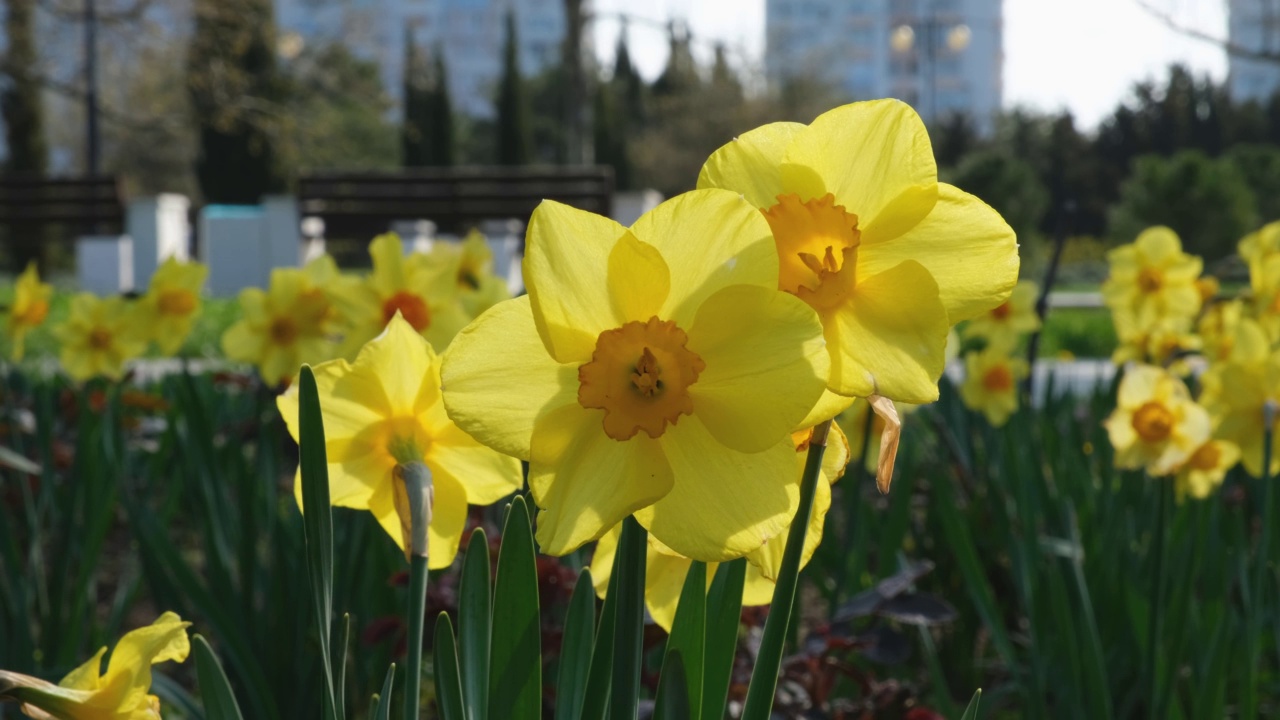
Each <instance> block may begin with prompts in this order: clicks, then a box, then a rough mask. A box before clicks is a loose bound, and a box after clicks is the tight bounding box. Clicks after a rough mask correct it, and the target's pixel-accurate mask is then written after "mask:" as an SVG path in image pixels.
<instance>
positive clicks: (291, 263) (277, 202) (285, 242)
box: [262, 195, 303, 268]
mask: <svg viewBox="0 0 1280 720" xmlns="http://www.w3.org/2000/svg"><path fill="white" fill-rule="evenodd" d="M262 212H263V222H264V224H265V225H266V237H265V240H266V243H267V246H266V256H267V265H268V267H272V268H278V267H298V265H299V263H301V262H302V252H303V248H302V218H301V217H300V216H299V215H298V200H297V198H294V197H292V196H289V195H273V196H269V197H265V198H263V199H262Z"/></svg>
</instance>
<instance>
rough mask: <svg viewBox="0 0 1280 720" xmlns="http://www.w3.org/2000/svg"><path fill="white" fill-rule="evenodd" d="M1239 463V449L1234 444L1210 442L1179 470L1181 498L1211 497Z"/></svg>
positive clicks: (1201, 447)
mask: <svg viewBox="0 0 1280 720" xmlns="http://www.w3.org/2000/svg"><path fill="white" fill-rule="evenodd" d="M1238 462H1240V448H1238V447H1236V445H1235V443H1231V442H1227V441H1225V440H1209V441H1208V442H1206V443H1204V444H1203V445H1201V446H1200V447H1198V448H1196V451H1195V452H1193V453H1191V457H1189V458H1187V461H1186V462H1185V463H1183V464H1182V467H1181V468H1179V469H1178V475H1177V477H1176V478H1175V480H1176V482H1177V485H1176V487H1177V490H1178V495H1179V496H1184V495H1190V496H1191V497H1193V498H1196V499H1197V500H1203V499H1204V498H1207V497H1209V494H1210V493H1212V492H1213V491H1214V490H1216V489H1217V488H1218V486H1219V485H1221V484H1222V481H1223V479H1224V478H1226V476H1227V471H1228V470H1230V469H1231V468H1233V467H1235V464H1236V463H1238Z"/></svg>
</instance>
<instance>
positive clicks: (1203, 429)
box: [1104, 365, 1209, 476]
mask: <svg viewBox="0 0 1280 720" xmlns="http://www.w3.org/2000/svg"><path fill="white" fill-rule="evenodd" d="M1104 425H1105V426H1106V428H1107V434H1108V435H1109V436H1110V437H1111V444H1112V446H1113V447H1115V450H1116V466H1117V467H1121V468H1130V469H1135V468H1146V470H1147V472H1148V473H1150V474H1151V475H1155V476H1159V475H1170V474H1172V473H1173V472H1175V471H1176V470H1177V469H1178V468H1179V467H1180V466H1181V465H1182V464H1183V463H1185V462H1186V461H1187V459H1188V458H1190V457H1191V454H1192V453H1194V452H1195V451H1196V450H1197V449H1198V448H1199V447H1200V446H1201V445H1203V444H1204V443H1205V442H1207V441H1208V440H1209V414H1208V413H1207V412H1205V409H1204V408H1202V407H1200V406H1199V405H1197V404H1196V403H1195V402H1194V401H1192V399H1191V395H1190V393H1188V392H1187V386H1186V385H1184V384H1183V382H1182V381H1181V380H1179V379H1178V378H1177V377H1175V376H1173V375H1172V374H1170V373H1169V372H1167V371H1166V370H1164V369H1162V368H1158V367H1154V366H1151V365H1134V366H1132V367H1130V368H1129V369H1127V370H1126V371H1125V373H1124V377H1123V378H1122V379H1121V380H1120V391H1119V395H1118V397H1117V400H1116V409H1115V411H1114V412H1112V413H1111V416H1110V417H1108V418H1107V419H1106V421H1105V422H1104Z"/></svg>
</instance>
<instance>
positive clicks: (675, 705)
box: [653, 650, 694, 720]
mask: <svg viewBox="0 0 1280 720" xmlns="http://www.w3.org/2000/svg"><path fill="white" fill-rule="evenodd" d="M684 667H685V664H684V660H683V659H682V658H681V656H680V651H679V650H669V651H668V652H667V657H666V659H665V660H663V662H662V677H661V678H659V679H658V696H657V698H656V699H655V700H654V703H653V720H684V719H685V718H688V717H692V716H691V715H690V713H691V712H692V709H693V707H694V706H693V705H692V704H691V703H690V702H689V696H688V694H687V693H686V692H685V689H686V688H688V687H689V680H688V678H686V677H685V671H684Z"/></svg>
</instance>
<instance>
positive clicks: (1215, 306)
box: [1196, 300, 1246, 363]
mask: <svg viewBox="0 0 1280 720" xmlns="http://www.w3.org/2000/svg"><path fill="white" fill-rule="evenodd" d="M1245 317H1246V314H1245V307H1244V303H1243V302H1242V301H1240V300H1230V301H1227V302H1216V303H1212V304H1211V305H1209V306H1208V307H1207V308H1205V311H1204V313H1203V314H1201V315H1200V320H1199V322H1198V323H1197V325H1196V332H1197V334H1198V335H1199V336H1200V341H1201V344H1202V347H1203V351H1204V356H1205V357H1206V358H1207V359H1208V360H1209V362H1211V363H1213V362H1226V361H1227V360H1229V359H1230V358H1231V353H1232V351H1233V350H1234V348H1235V341H1236V334H1237V331H1238V329H1239V326H1240V321H1241V320H1243V319H1245Z"/></svg>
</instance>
